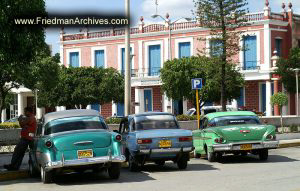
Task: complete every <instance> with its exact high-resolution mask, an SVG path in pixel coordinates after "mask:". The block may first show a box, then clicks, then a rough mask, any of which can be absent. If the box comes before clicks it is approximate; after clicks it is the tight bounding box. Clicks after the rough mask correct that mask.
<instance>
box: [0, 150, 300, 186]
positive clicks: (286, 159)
mask: <svg viewBox="0 0 300 191" xmlns="http://www.w3.org/2000/svg"><path fill="white" fill-rule="evenodd" d="M299 172H300V147H293V148H286V149H277V150H273V151H271V152H270V158H269V161H268V162H260V161H259V160H258V159H257V158H256V157H255V156H247V157H235V156H227V157H225V158H224V159H223V160H222V161H221V162H219V163H208V162H207V161H206V160H204V159H192V160H191V161H190V164H189V166H188V169H187V170H184V171H179V170H178V169H177V167H176V166H175V165H173V164H172V163H168V164H167V165H166V166H164V167H162V168H160V167H158V166H156V165H154V164H149V165H147V166H145V167H144V168H143V170H142V172H139V173H132V172H129V171H128V169H127V168H123V170H122V174H121V177H120V179H119V180H117V181H112V180H110V179H108V177H107V175H106V174H104V173H103V174H93V173H85V174H84V175H80V174H69V175H64V176H60V177H58V178H57V180H56V181H55V182H54V183H52V184H48V185H43V184H42V183H41V182H40V180H39V179H24V180H15V181H6V182H1V183H0V190H1V191H13V190H22V191H27V190H30V191H35V190H39V191H42V190H52V191H53V190H55V191H60V190H63V191H66V190H72V191H83V190H84V191H89V190H93V191H94V190H109V191H114V190H117V191H120V190H128V191H129V190H143V191H146V190H151V191H152V190H157V191H162V190H172V191H182V190H186V191H187V190H205V191H208V190H213V191H215V190H220V191H223V190H231V191H241V190H243V191H247V190H251V191H252V190H255V191H258V190H262V191H265V190H276V191H277V190H278V191H280V190H282V191H297V190H299V191H300V181H299V179H300V173H299Z"/></svg>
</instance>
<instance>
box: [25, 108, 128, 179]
mask: <svg viewBox="0 0 300 191" xmlns="http://www.w3.org/2000/svg"><path fill="white" fill-rule="evenodd" d="M121 140H122V137H121V135H120V134H118V133H115V132H111V131H109V130H108V127H107V125H106V124H105V122H104V120H103V118H102V117H101V116H100V115H99V113H98V112H97V111H95V110H83V109H82V110H81V109H80V110H79V109H78V110H66V111H59V112H53V113H49V114H46V115H45V116H44V117H43V118H42V120H41V123H39V125H38V128H37V131H36V134H35V137H34V144H33V147H32V148H31V149H30V152H29V153H30V155H29V172H30V175H31V176H35V175H38V174H39V173H40V175H41V179H42V181H43V182H44V183H49V182H51V181H52V179H53V177H54V176H55V174H58V173H63V172H65V171H70V170H73V171H76V172H84V171H85V170H86V169H92V170H94V171H100V170H102V169H107V171H108V174H109V176H110V178H112V179H117V178H119V175H120V168H121V165H120V164H121V162H124V161H125V156H123V155H122V154H121Z"/></svg>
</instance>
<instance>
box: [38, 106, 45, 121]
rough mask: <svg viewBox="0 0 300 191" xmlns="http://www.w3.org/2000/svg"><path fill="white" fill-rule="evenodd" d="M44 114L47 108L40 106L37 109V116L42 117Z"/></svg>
mask: <svg viewBox="0 0 300 191" xmlns="http://www.w3.org/2000/svg"><path fill="white" fill-rule="evenodd" d="M43 114H45V108H43V107H38V108H37V110H36V118H37V119H41V118H42V116H43Z"/></svg>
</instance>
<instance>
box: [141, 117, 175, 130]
mask: <svg viewBox="0 0 300 191" xmlns="http://www.w3.org/2000/svg"><path fill="white" fill-rule="evenodd" d="M178 128H179V126H178V124H177V121H176V118H175V117H174V116H173V115H148V116H138V117H136V119H135V129H136V130H151V129H178Z"/></svg>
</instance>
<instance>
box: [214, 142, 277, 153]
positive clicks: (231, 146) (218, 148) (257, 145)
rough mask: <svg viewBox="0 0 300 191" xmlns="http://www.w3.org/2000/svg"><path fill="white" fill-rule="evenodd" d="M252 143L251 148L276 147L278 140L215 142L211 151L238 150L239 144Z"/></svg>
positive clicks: (239, 148)
mask: <svg viewBox="0 0 300 191" xmlns="http://www.w3.org/2000/svg"><path fill="white" fill-rule="evenodd" d="M244 144H252V150H255V149H276V148H278V146H279V141H264V142H263V141H261V142H237V143H229V144H215V145H213V146H212V149H213V151H240V150H241V147H240V146H241V145H244Z"/></svg>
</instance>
